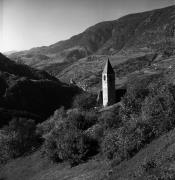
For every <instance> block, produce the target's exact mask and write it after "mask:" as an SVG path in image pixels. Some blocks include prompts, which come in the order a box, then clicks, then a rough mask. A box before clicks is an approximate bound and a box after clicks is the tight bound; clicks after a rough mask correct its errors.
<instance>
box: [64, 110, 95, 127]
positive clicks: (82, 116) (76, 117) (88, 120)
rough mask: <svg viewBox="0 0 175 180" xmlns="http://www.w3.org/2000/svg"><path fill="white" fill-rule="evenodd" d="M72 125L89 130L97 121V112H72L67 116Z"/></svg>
mask: <svg viewBox="0 0 175 180" xmlns="http://www.w3.org/2000/svg"><path fill="white" fill-rule="evenodd" d="M67 122H68V123H69V124H70V126H71V127H74V128H77V129H79V130H87V129H88V128H90V127H91V126H93V125H94V124H95V123H96V122H97V114H96V113H95V112H94V111H86V112H85V111H83V112H80V111H76V112H71V113H70V114H69V115H68V117H67Z"/></svg>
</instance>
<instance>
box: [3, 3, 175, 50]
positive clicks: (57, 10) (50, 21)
mask: <svg viewBox="0 0 175 180" xmlns="http://www.w3.org/2000/svg"><path fill="white" fill-rule="evenodd" d="M174 2H175V0H0V51H2V52H4V51H11V50H23V49H29V48H32V47H37V46H44V45H50V44H52V43H56V42H57V41H60V40H64V39H67V38H69V37H71V36H72V35H76V34H78V33H80V32H82V31H84V30H85V29H86V28H87V27H89V26H91V25H94V24H96V23H98V22H101V21H104V20H114V19H117V18H119V17H121V16H123V15H126V14H128V13H133V12H141V11H145V10H150V9H155V8H160V7H165V6H169V5H173V4H175V3H174Z"/></svg>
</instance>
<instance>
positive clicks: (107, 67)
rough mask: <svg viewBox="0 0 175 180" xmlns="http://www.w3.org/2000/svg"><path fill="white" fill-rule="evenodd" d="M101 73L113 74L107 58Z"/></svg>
mask: <svg viewBox="0 0 175 180" xmlns="http://www.w3.org/2000/svg"><path fill="white" fill-rule="evenodd" d="M103 74H114V70H113V68H112V66H111V63H110V61H109V59H108V60H107V62H106V65H105V68H104V70H103Z"/></svg>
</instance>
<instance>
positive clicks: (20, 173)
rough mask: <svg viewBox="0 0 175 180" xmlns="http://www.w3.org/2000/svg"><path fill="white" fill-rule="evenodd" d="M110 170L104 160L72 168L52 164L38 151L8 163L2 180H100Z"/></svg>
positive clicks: (1, 172) (2, 173)
mask: <svg viewBox="0 0 175 180" xmlns="http://www.w3.org/2000/svg"><path fill="white" fill-rule="evenodd" d="M108 170H109V164H108V163H107V162H106V161H104V160H97V159H96V160H95V159H94V160H89V161H88V162H86V163H83V164H80V165H78V166H76V167H73V168H71V167H70V165H68V164H67V163H63V164H54V163H51V162H50V161H48V160H47V159H46V158H43V157H42V155H41V152H40V151H37V152H35V153H34V154H32V155H29V156H26V157H21V158H19V159H16V160H14V161H11V162H9V163H7V164H6V165H5V166H4V167H3V168H1V170H0V180H58V179H59V180H99V179H104V178H105V176H106V174H107V173H108Z"/></svg>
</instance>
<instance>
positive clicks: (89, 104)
mask: <svg viewBox="0 0 175 180" xmlns="http://www.w3.org/2000/svg"><path fill="white" fill-rule="evenodd" d="M96 98H97V97H96V95H94V94H90V93H82V94H80V95H77V96H76V97H75V99H74V102H73V107H75V108H78V109H81V110H89V109H92V108H93V107H94V106H95V105H96Z"/></svg>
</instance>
